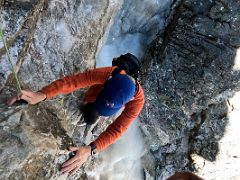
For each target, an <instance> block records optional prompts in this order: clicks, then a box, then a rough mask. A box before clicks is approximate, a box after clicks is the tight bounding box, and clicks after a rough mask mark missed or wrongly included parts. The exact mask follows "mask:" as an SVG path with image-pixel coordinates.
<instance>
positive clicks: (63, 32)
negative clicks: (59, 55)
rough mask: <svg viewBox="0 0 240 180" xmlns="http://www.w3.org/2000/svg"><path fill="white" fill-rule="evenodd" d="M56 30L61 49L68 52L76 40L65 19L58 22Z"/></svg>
mask: <svg viewBox="0 0 240 180" xmlns="http://www.w3.org/2000/svg"><path fill="white" fill-rule="evenodd" d="M55 31H56V36H57V40H58V43H59V46H60V48H61V50H62V51H64V52H66V53H67V52H68V51H69V50H70V49H71V48H72V45H73V44H74V42H75V38H73V37H72V35H71V33H70V30H69V27H68V25H67V24H66V22H65V21H60V22H58V23H57V24H56V27H55Z"/></svg>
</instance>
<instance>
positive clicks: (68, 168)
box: [61, 146, 91, 175]
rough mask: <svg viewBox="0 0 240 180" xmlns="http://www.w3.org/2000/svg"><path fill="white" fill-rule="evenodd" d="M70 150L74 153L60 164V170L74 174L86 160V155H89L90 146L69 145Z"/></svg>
mask: <svg viewBox="0 0 240 180" xmlns="http://www.w3.org/2000/svg"><path fill="white" fill-rule="evenodd" d="M69 150H70V151H72V152H73V151H76V155H75V156H73V157H72V158H70V159H69V160H67V161H66V162H65V163H63V164H62V168H61V172H62V173H64V174H65V173H69V174H70V175H71V174H74V173H75V172H76V171H77V170H78V169H79V168H80V167H81V166H82V164H83V163H84V162H86V161H87V159H88V157H89V156H91V147H90V146H81V147H69Z"/></svg>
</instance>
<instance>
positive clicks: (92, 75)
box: [40, 67, 144, 152]
mask: <svg viewBox="0 0 240 180" xmlns="http://www.w3.org/2000/svg"><path fill="white" fill-rule="evenodd" d="M114 68H116V67H103V68H96V69H93V70H89V71H87V72H84V73H79V74H76V75H70V76H66V77H64V78H63V79H59V80H56V81H54V82H52V83H51V84H49V85H48V86H46V87H44V88H42V90H40V91H41V92H43V93H44V94H46V96H47V99H50V98H52V97H54V96H57V95H59V94H67V93H70V92H72V91H74V90H77V89H79V88H85V87H90V86H91V87H90V89H89V90H88V91H87V92H86V94H85V97H84V101H85V102H93V101H95V99H96V97H97V95H98V94H99V92H100V91H101V90H102V88H103V85H104V83H105V82H106V80H107V79H108V78H109V76H111V73H112V71H113V70H114ZM143 104H144V93H143V90H142V87H141V85H140V84H139V83H138V82H137V89H136V92H135V95H134V98H133V100H131V101H129V102H128V103H127V104H125V108H124V110H123V112H122V113H121V115H120V116H119V117H118V118H117V119H116V120H115V121H114V122H113V123H112V124H110V125H109V126H108V128H107V129H106V131H104V132H103V133H101V134H100V135H99V137H98V138H97V139H96V140H95V141H94V144H96V146H97V152H99V151H101V150H103V149H104V148H106V147H107V146H109V145H110V144H112V143H113V142H114V141H115V140H116V139H117V138H119V137H120V136H121V135H122V134H123V133H124V132H125V131H126V130H127V128H128V126H129V125H130V124H131V122H132V121H133V120H134V119H135V118H136V117H137V116H138V114H139V113H140V112H141V110H142V108H143Z"/></svg>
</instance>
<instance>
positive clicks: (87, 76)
mask: <svg viewBox="0 0 240 180" xmlns="http://www.w3.org/2000/svg"><path fill="white" fill-rule="evenodd" d="M112 68H113V67H104V68H96V69H93V70H89V71H86V72H84V73H78V74H76V75H70V76H66V77H64V78H62V79H59V80H56V81H54V82H52V83H51V84H49V85H48V86H45V87H44V88H42V89H41V90H40V92H42V93H44V94H46V96H47V99H50V98H52V97H54V96H57V95H59V94H68V93H70V92H72V91H75V90H77V89H80V88H85V87H88V86H92V85H96V84H104V82H105V81H106V80H107V79H108V77H109V76H110V75H111V72H112Z"/></svg>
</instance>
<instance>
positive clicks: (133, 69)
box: [112, 53, 142, 81]
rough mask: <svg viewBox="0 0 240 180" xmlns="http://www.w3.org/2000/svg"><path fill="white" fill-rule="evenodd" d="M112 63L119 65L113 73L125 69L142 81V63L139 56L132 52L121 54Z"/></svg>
mask: <svg viewBox="0 0 240 180" xmlns="http://www.w3.org/2000/svg"><path fill="white" fill-rule="evenodd" d="M112 65H113V66H117V67H118V68H117V69H115V70H114V71H113V72H112V75H115V74H119V73H120V71H121V70H125V71H126V73H127V74H128V75H130V76H132V77H133V78H134V79H136V80H138V81H140V76H141V74H142V67H141V66H142V65H141V62H140V61H139V60H138V58H137V57H136V56H134V55H132V54H131V53H127V54H124V55H121V56H120V57H119V58H117V59H116V60H114V61H113V62H112Z"/></svg>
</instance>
